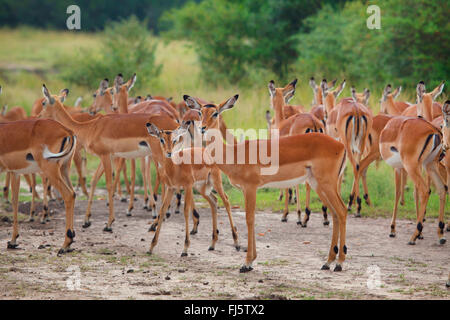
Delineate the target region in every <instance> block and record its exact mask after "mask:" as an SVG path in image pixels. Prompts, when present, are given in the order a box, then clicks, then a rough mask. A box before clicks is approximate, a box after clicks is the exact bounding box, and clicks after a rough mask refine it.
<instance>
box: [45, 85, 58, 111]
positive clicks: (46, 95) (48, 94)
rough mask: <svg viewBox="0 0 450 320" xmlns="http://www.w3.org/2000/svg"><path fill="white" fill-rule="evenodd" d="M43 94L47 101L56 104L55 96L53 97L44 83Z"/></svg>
mask: <svg viewBox="0 0 450 320" xmlns="http://www.w3.org/2000/svg"><path fill="white" fill-rule="evenodd" d="M42 94H43V95H44V98H45V100H46V102H48V103H49V104H54V103H55V98H53V97H52V95H51V94H50V92H49V91H48V89H47V87H46V86H45V84H44V85H42ZM42 105H43V106H45V105H46V104H44V103H43V104H42Z"/></svg>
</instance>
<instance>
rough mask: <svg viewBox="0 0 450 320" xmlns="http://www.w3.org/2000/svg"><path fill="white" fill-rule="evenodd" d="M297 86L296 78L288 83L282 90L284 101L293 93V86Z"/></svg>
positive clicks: (292, 95)
mask: <svg viewBox="0 0 450 320" xmlns="http://www.w3.org/2000/svg"><path fill="white" fill-rule="evenodd" d="M296 86H297V79H295V80H294V81H292V82H291V83H289V84H288V85H287V86H286V87H285V88H284V90H283V96H284V101H285V102H286V103H288V102H289V101H290V100H291V99H292V98H293V97H294V94H295V87H296Z"/></svg>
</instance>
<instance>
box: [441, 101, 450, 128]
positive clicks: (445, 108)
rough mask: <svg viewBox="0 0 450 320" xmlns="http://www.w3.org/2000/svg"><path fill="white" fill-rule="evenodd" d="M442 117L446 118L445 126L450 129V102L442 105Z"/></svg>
mask: <svg viewBox="0 0 450 320" xmlns="http://www.w3.org/2000/svg"><path fill="white" fill-rule="evenodd" d="M442 115H443V118H444V126H445V127H447V128H450V100H447V101H445V103H444V104H443V105H442Z"/></svg>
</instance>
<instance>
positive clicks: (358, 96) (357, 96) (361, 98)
mask: <svg viewBox="0 0 450 320" xmlns="http://www.w3.org/2000/svg"><path fill="white" fill-rule="evenodd" d="M351 91H352V98H353V100H355V102H359V103H362V104H363V105H365V106H368V105H369V98H370V90H369V89H367V88H364V91H363V92H362V93H358V92H356V89H355V87H352V90H351Z"/></svg>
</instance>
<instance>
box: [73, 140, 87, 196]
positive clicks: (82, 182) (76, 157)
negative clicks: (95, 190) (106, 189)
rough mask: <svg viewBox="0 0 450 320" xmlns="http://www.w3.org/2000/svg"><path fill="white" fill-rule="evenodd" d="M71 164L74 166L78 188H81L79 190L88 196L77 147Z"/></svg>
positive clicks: (81, 160) (81, 161) (79, 150)
mask: <svg viewBox="0 0 450 320" xmlns="http://www.w3.org/2000/svg"><path fill="white" fill-rule="evenodd" d="M73 162H74V164H75V169H76V170H77V174H78V186H79V187H81V190H82V191H83V193H84V195H86V196H89V194H88V192H87V188H86V178H85V177H84V175H83V162H84V160H83V156H82V154H81V148H80V147H79V146H78V145H77V147H76V149H75V152H74V155H73Z"/></svg>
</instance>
